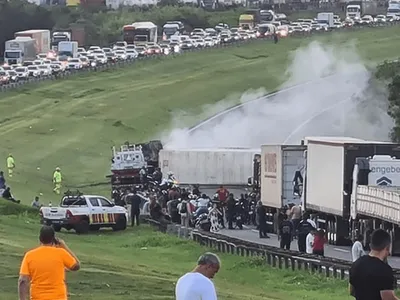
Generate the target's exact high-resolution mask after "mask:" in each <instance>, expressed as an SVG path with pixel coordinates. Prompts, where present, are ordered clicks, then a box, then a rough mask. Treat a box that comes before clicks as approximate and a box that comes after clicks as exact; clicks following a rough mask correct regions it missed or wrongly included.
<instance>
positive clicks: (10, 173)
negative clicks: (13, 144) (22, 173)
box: [7, 153, 15, 177]
mask: <svg viewBox="0 0 400 300" xmlns="http://www.w3.org/2000/svg"><path fill="white" fill-rule="evenodd" d="M14 168H15V160H14V157H13V156H12V154H11V153H10V154H8V157H7V170H8V177H12V176H13V173H14Z"/></svg>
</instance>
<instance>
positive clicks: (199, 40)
mask: <svg viewBox="0 0 400 300" xmlns="http://www.w3.org/2000/svg"><path fill="white" fill-rule="evenodd" d="M192 41H194V42H195V44H196V47H204V46H205V43H204V40H203V38H202V37H201V36H198V35H194V36H192Z"/></svg>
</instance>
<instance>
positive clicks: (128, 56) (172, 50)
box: [0, 15, 397, 86]
mask: <svg viewBox="0 0 400 300" xmlns="http://www.w3.org/2000/svg"><path fill="white" fill-rule="evenodd" d="M371 18H372V17H371V16H364V17H363V18H362V19H361V20H360V22H359V23H358V24H355V23H354V22H353V21H351V20H345V21H343V22H342V21H340V19H339V18H336V19H335V23H334V25H335V29H341V28H344V27H352V26H355V25H361V26H365V25H367V26H370V25H373V24H375V23H376V24H385V23H388V22H397V20H394V19H393V18H392V19H390V20H389V19H387V18H386V16H383V15H382V16H380V15H378V16H377V17H376V18H372V19H371ZM323 31H329V29H328V28H327V27H326V26H325V25H324V24H320V23H318V22H317V21H316V20H313V19H299V20H297V21H295V22H291V23H290V24H281V23H279V22H272V23H271V24H260V25H258V26H256V27H255V28H254V29H242V28H239V27H233V28H223V29H221V30H218V31H217V30H216V29H214V28H206V29H202V28H195V29H194V30H193V31H192V32H191V33H190V34H187V35H177V36H171V37H169V38H168V39H167V40H164V41H161V42H159V43H158V44H156V43H146V44H136V45H131V44H129V45H128V44H126V42H123V41H120V42H116V43H115V44H114V45H113V46H112V47H104V48H101V47H99V46H91V47H89V48H88V49H87V50H86V49H85V48H78V50H77V55H76V56H77V57H72V58H71V57H66V56H63V57H61V56H60V57H58V56H57V55H56V54H54V53H50V54H49V53H43V54H39V55H38V57H37V59H36V60H35V61H25V62H24V63H23V64H22V65H15V66H8V65H3V66H0V86H7V85H10V83H16V82H23V81H29V79H37V78H41V79H45V78H49V77H51V76H57V75H59V74H63V73H66V72H71V71H79V70H82V69H87V68H95V67H97V66H105V65H107V64H114V63H116V62H120V61H132V60H135V59H137V58H146V57H149V56H151V57H154V56H159V55H164V56H165V55H167V56H168V55H171V54H179V53H182V52H184V51H188V50H197V49H204V48H212V47H216V46H219V45H221V44H231V43H237V42H242V41H248V40H254V39H257V38H268V37H271V36H272V35H273V33H274V32H276V33H277V34H278V35H279V36H280V37H286V36H290V35H296V34H298V33H302V34H304V33H312V32H323Z"/></svg>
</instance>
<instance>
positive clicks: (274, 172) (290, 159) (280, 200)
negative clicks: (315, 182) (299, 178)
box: [261, 145, 306, 212]
mask: <svg viewBox="0 0 400 300" xmlns="http://www.w3.org/2000/svg"><path fill="white" fill-rule="evenodd" d="M305 150H306V147H305V146H304V145H293V146H288V145H263V146H261V202H262V204H263V205H264V206H265V207H267V208H268V209H271V210H272V211H274V212H275V211H276V210H277V209H280V208H282V207H283V206H285V205H288V204H289V203H294V204H300V201H301V200H300V197H298V196H296V195H295V194H294V189H293V181H294V178H295V177H296V173H297V172H301V171H302V170H303V169H304V163H305V158H304V155H305V152H304V151H305Z"/></svg>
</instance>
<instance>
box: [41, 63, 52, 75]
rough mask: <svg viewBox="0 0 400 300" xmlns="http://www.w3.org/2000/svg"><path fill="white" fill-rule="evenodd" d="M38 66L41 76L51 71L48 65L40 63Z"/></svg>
mask: <svg viewBox="0 0 400 300" xmlns="http://www.w3.org/2000/svg"><path fill="white" fill-rule="evenodd" d="M38 68H39V70H40V75H41V76H50V75H51V74H52V73H53V71H52V70H51V68H50V66H49V65H40V66H38Z"/></svg>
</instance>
